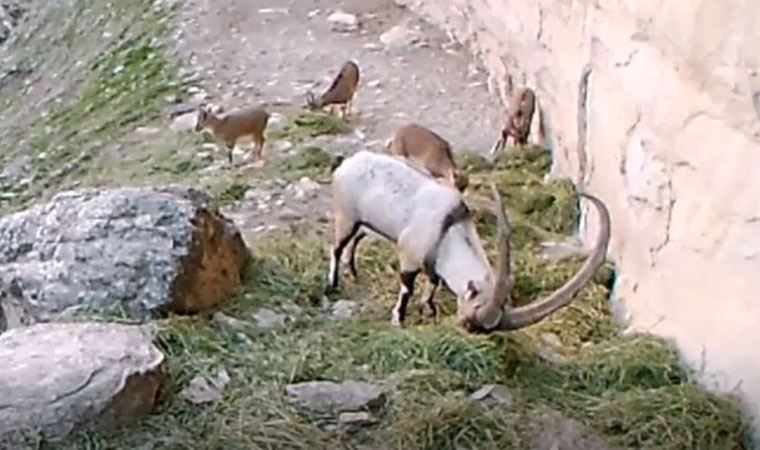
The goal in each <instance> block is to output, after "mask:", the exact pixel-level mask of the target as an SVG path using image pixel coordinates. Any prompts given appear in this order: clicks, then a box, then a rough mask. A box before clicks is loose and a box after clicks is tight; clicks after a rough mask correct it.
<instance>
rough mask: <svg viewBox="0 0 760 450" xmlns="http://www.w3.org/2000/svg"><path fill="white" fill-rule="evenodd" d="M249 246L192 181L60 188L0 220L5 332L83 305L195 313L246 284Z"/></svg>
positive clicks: (140, 312) (140, 315)
mask: <svg viewBox="0 0 760 450" xmlns="http://www.w3.org/2000/svg"><path fill="white" fill-rule="evenodd" d="M247 254H248V253H247V249H246V247H245V244H244V242H243V240H242V238H241V236H240V233H239V231H238V230H237V228H236V227H235V226H234V224H233V223H232V222H231V221H230V220H228V219H226V218H225V217H223V216H222V215H221V214H220V213H219V212H218V210H217V209H216V207H212V206H211V205H210V199H209V198H208V197H207V196H206V195H204V194H203V193H201V192H199V191H197V190H194V189H191V188H185V187H178V186H169V187H163V188H119V189H106V190H97V189H83V190H77V191H70V192H64V193H60V194H58V195H56V196H55V197H54V198H53V199H52V200H51V201H50V202H48V203H46V204H42V205H38V206H34V207H32V208H30V209H28V210H26V211H23V212H20V213H17V214H13V215H11V216H8V217H5V218H3V219H0V331H2V330H4V329H6V328H13V327H17V326H22V325H28V324H31V323H35V322H44V321H51V320H55V319H60V316H61V315H62V314H63V313H71V312H72V311H82V310H85V311H87V310H90V311H111V310H114V309H117V310H123V311H125V312H126V313H127V314H128V315H129V316H131V317H134V318H137V319H147V318H150V317H154V316H156V315H158V314H160V313H162V312H164V311H166V310H172V311H175V312H184V313H192V312H197V311H200V310H203V309H205V308H208V307H210V306H213V305H215V304H217V303H219V302H220V301H221V300H222V299H224V298H225V297H226V296H228V295H229V294H230V293H231V292H232V291H233V290H234V289H235V288H236V287H237V286H239V284H240V276H241V273H242V270H243V268H244V265H245V261H246V259H247Z"/></svg>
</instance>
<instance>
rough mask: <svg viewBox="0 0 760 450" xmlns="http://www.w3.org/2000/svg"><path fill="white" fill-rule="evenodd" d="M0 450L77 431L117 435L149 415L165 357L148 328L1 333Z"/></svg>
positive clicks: (48, 327)
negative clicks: (32, 435)
mask: <svg viewBox="0 0 760 450" xmlns="http://www.w3.org/2000/svg"><path fill="white" fill-rule="evenodd" d="M0 361H2V364H0V448H9V449H10V448H26V447H25V445H24V443H23V441H24V439H25V438H26V436H27V434H28V433H29V432H30V431H31V430H35V431H36V432H37V433H39V434H41V436H42V437H44V438H46V439H51V440H52V439H58V438H62V437H64V436H66V435H68V434H70V433H72V432H75V431H78V430H80V429H85V428H87V429H96V430H101V431H112V430H114V429H116V428H119V427H122V426H125V425H128V424H131V423H134V422H136V421H137V420H139V419H140V418H142V417H144V416H147V415H148V414H149V413H150V412H151V410H152V409H153V406H154V402H155V399H156V395H157V392H158V389H159V386H160V384H161V382H162V381H163V375H164V372H163V368H164V361H165V360H164V355H163V354H162V353H161V351H160V350H159V349H158V348H157V347H156V346H155V345H154V344H153V335H152V333H151V332H150V330H149V329H148V328H147V327H142V326H134V325H120V324H107V323H68V324H64V323H49V324H37V325H32V326H30V327H26V328H18V329H14V330H10V331H8V332H6V333H4V334H2V335H0Z"/></svg>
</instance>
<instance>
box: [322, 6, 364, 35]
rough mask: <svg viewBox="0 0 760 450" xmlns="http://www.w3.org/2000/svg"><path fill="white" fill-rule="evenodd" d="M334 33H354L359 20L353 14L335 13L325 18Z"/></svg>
mask: <svg viewBox="0 0 760 450" xmlns="http://www.w3.org/2000/svg"><path fill="white" fill-rule="evenodd" d="M327 21H328V22H330V23H331V24H332V28H333V30H335V31H354V30H356V29H357V28H358V27H359V19H358V18H357V17H356V15H354V14H349V13H347V12H343V11H335V12H334V13H332V14H330V15H329V16H328V17H327Z"/></svg>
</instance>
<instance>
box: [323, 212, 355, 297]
mask: <svg viewBox="0 0 760 450" xmlns="http://www.w3.org/2000/svg"><path fill="white" fill-rule="evenodd" d="M357 231H359V223H358V222H356V221H355V220H353V218H344V217H343V216H342V215H340V214H338V215H336V216H335V221H334V225H333V245H332V248H331V249H330V269H329V272H328V274H327V285H326V286H325V294H329V293H331V292H333V291H335V289H336V288H337V287H338V282H339V279H340V274H339V272H340V257H341V254H343V250H344V249H345V248H346V245H348V243H349V242H350V241H351V239H353V237H354V235H355V234H356V232H357Z"/></svg>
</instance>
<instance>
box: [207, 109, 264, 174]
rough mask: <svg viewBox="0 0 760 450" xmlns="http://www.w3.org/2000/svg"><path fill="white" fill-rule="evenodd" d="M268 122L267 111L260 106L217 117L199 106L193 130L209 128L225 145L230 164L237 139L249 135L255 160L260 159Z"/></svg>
mask: <svg viewBox="0 0 760 450" xmlns="http://www.w3.org/2000/svg"><path fill="white" fill-rule="evenodd" d="M267 122H269V113H268V112H267V111H265V110H264V109H262V108H259V107H255V108H248V109H243V110H240V111H235V112H232V113H229V114H226V115H225V116H224V117H221V118H220V117H217V116H216V115H215V114H214V113H213V112H211V111H209V110H207V109H205V108H201V109H200V110H199V111H198V121H197V122H196V124H195V131H201V130H204V129H208V130H211V133H212V134H213V135H214V138H216V140H217V141H219V142H221V143H223V144H224V146H225V147H227V159H228V160H229V163H230V164H232V150H233V149H234V148H235V144H236V143H237V141H238V140H239V139H240V138H242V137H245V136H250V137H251V138H252V139H253V143H254V146H255V151H256V160H257V161H260V160H261V159H262V152H263V150H264V142H265V139H264V130H265V129H266V127H267Z"/></svg>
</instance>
